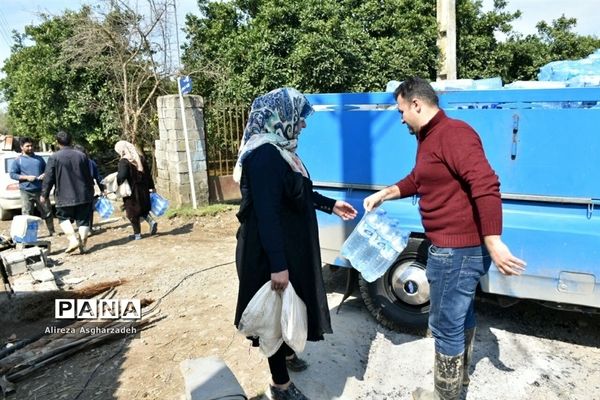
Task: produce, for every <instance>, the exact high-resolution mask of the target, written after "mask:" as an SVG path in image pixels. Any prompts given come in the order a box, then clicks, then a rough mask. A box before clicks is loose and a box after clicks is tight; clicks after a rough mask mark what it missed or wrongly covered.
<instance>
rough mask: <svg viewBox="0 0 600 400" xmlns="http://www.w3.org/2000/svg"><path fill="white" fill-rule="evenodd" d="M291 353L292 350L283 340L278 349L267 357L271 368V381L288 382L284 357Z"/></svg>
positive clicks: (280, 383) (292, 352)
mask: <svg viewBox="0 0 600 400" xmlns="http://www.w3.org/2000/svg"><path fill="white" fill-rule="evenodd" d="M292 354H294V350H292V349H291V348H290V346H288V345H287V344H285V342H284V343H283V344H282V345H281V347H280V348H279V350H277V352H275V354H273V355H272V356H271V357H269V358H268V359H267V360H268V361H269V369H270V370H271V379H273V383H275V384H276V385H283V384H285V383H288V382H289V380H290V376H289V375H288V370H287V366H286V365H285V358H286V357H288V356H291V355H292Z"/></svg>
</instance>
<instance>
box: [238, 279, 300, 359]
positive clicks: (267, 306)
mask: <svg viewBox="0 0 600 400" xmlns="http://www.w3.org/2000/svg"><path fill="white" fill-rule="evenodd" d="M288 286H291V285H288ZM238 329H239V331H240V332H241V333H243V334H244V335H246V336H254V337H256V336H258V338H259V340H258V343H259V347H260V350H261V351H262V352H263V354H264V355H265V356H267V357H271V356H272V355H273V354H275V352H276V351H277V350H278V349H279V347H280V346H281V344H282V343H283V338H282V336H281V296H280V295H279V294H278V293H277V292H276V291H274V290H271V281H268V282H267V283H265V284H264V285H263V286H262V287H261V288H260V289H259V290H258V292H256V294H255V295H254V297H252V300H250V302H249V303H248V305H247V306H246V309H245V310H244V313H243V314H242V318H241V319H240V323H239V324H238Z"/></svg>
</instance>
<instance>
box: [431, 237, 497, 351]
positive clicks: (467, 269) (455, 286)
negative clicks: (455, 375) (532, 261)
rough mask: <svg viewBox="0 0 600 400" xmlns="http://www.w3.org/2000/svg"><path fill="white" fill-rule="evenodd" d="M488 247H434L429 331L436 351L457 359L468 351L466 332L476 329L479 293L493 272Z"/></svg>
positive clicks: (432, 249)
mask: <svg viewBox="0 0 600 400" xmlns="http://www.w3.org/2000/svg"><path fill="white" fill-rule="evenodd" d="M490 264H491V259H490V255H489V253H488V252H487V249H486V248H485V246H476V247H464V248H445V247H444V248H442V247H436V246H433V245H432V246H431V247H430V248H429V257H428V259H427V280H428V281H429V290H430V295H431V308H430V311H429V329H431V333H432V335H433V337H434V339H435V351H436V352H438V353H442V354H445V355H447V356H456V355H459V354H461V353H463V352H464V350H465V329H470V328H474V327H475V324H476V321H475V307H474V299H475V290H476V289H477V285H478V284H479V279H481V277H482V276H483V275H485V274H486V273H487V272H488V270H489V269H490Z"/></svg>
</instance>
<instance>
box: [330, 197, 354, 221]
mask: <svg viewBox="0 0 600 400" xmlns="http://www.w3.org/2000/svg"><path fill="white" fill-rule="evenodd" d="M333 213H334V214H335V215H337V216H338V217H340V218H341V219H343V220H344V221H348V220H350V219H354V218H355V217H356V214H357V212H356V210H355V209H354V207H352V204H350V203H348V202H345V201H343V200H337V201H336V202H335V205H334V206H333Z"/></svg>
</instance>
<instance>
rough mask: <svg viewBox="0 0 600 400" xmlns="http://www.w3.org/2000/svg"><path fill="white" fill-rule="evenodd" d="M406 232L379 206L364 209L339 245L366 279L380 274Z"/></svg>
mask: <svg viewBox="0 0 600 400" xmlns="http://www.w3.org/2000/svg"><path fill="white" fill-rule="evenodd" d="M408 236H409V233H408V232H407V231H404V230H402V229H400V222H399V221H398V220H396V219H393V218H391V217H389V216H388V215H387V212H386V211H385V210H384V209H382V208H381V207H379V208H377V209H375V210H373V211H371V212H368V213H366V214H365V215H364V216H363V218H362V219H361V220H360V222H359V223H358V225H356V228H355V229H354V231H352V233H351V234H350V236H348V239H346V241H345V242H344V245H343V246H342V251H341V254H342V256H343V257H345V258H347V259H348V260H349V261H350V262H351V263H352V266H353V267H354V268H355V269H357V270H358V271H359V272H360V273H361V274H362V277H363V278H364V279H365V280H366V281H367V282H373V281H375V280H377V279H378V278H379V277H381V276H382V275H383V274H384V273H385V271H387V270H388V268H389V267H390V266H391V265H392V264H393V263H394V261H395V260H396V259H397V258H398V255H399V254H400V253H401V252H402V251H403V250H404V248H405V247H406V244H407V243H408Z"/></svg>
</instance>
